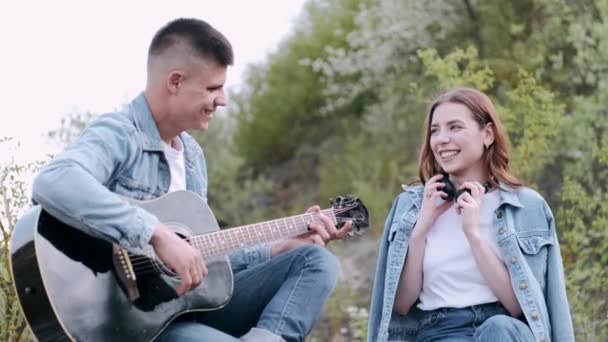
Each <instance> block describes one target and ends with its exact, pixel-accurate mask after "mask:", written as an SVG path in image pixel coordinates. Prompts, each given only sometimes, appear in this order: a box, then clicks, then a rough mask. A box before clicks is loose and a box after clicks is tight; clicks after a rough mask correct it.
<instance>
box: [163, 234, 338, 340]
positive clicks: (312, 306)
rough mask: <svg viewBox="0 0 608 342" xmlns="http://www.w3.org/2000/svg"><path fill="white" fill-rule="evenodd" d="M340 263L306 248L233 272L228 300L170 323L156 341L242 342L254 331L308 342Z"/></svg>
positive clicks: (312, 247) (315, 247) (325, 253)
mask: <svg viewBox="0 0 608 342" xmlns="http://www.w3.org/2000/svg"><path fill="white" fill-rule="evenodd" d="M339 272H340V265H339V262H338V260H337V258H336V257H335V256H334V255H333V254H332V253H330V252H329V251H328V250H327V249H325V248H324V247H321V246H318V245H305V246H302V247H300V248H297V249H293V250H291V251H288V252H285V253H282V254H279V255H277V256H274V257H272V258H271V259H270V260H268V261H266V262H264V263H262V264H259V265H256V266H254V267H251V268H248V269H246V270H243V271H240V272H238V273H236V274H235V279H234V294H233V297H232V298H231V300H230V302H229V303H228V304H227V305H226V306H225V307H223V308H221V309H219V310H215V311H210V312H205V313H197V314H196V315H195V316H193V315H191V316H188V319H179V320H177V321H176V322H173V323H171V324H170V325H169V326H168V327H167V328H166V329H165V331H164V332H163V333H162V334H161V335H160V336H159V338H158V339H157V341H163V342H164V341H187V342H189V341H213V342H224V341H238V339H237V338H236V337H240V336H242V335H244V334H246V333H247V332H248V331H249V330H250V329H251V328H254V327H255V328H259V329H264V330H266V331H270V332H272V333H274V334H276V335H278V336H281V337H282V338H283V339H285V340H286V341H304V338H305V337H306V336H307V335H308V334H309V333H310V331H311V330H312V328H313V325H314V324H315V322H316V321H317V319H318V318H319V315H320V314H321V311H322V310H323V306H324V304H325V302H326V301H327V299H328V298H329V296H330V295H331V293H332V291H333V290H334V288H335V287H336V284H337V281H338V276H339Z"/></svg>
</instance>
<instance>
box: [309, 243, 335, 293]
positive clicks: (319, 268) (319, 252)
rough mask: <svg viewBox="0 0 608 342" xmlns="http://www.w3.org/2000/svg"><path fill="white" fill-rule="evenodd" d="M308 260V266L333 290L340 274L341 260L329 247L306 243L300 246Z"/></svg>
mask: <svg viewBox="0 0 608 342" xmlns="http://www.w3.org/2000/svg"><path fill="white" fill-rule="evenodd" d="M300 252H302V253H303V256H304V258H305V259H306V262H307V264H308V265H307V268H308V269H309V271H310V272H311V274H312V275H313V276H314V277H315V280H316V281H318V282H319V285H325V286H324V287H326V289H327V290H329V291H333V289H334V288H335V287H336V285H337V283H338V277H339V276H340V261H339V260H338V258H337V257H336V256H335V255H334V254H333V253H331V252H330V251H329V250H328V249H327V248H325V247H322V246H319V245H312V244H311V245H305V246H303V247H301V248H300Z"/></svg>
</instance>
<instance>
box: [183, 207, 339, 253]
mask: <svg viewBox="0 0 608 342" xmlns="http://www.w3.org/2000/svg"><path fill="white" fill-rule="evenodd" d="M321 213H323V214H324V215H325V216H327V217H329V218H330V219H331V220H332V221H333V222H334V224H335V223H336V216H335V215H334V211H333V209H325V210H321ZM316 222H321V219H320V218H319V214H318V213H306V214H302V215H295V216H290V217H286V218H281V219H276V220H271V221H266V222H261V223H256V224H250V225H246V226H241V227H235V228H229V229H224V230H220V231H217V232H213V233H208V234H203V235H196V236H192V237H190V239H189V240H190V243H191V244H192V245H193V246H194V247H197V248H198V249H199V250H200V251H201V254H202V255H203V257H209V256H217V255H225V254H228V253H230V252H232V251H234V250H237V249H241V248H245V247H250V246H254V245H257V244H260V243H262V242H269V241H275V240H280V239H284V238H288V237H293V236H297V235H300V234H303V233H306V232H308V231H309V230H308V225H309V224H310V223H316Z"/></svg>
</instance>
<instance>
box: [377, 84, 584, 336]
mask: <svg viewBox="0 0 608 342" xmlns="http://www.w3.org/2000/svg"><path fill="white" fill-rule="evenodd" d="M419 178H420V182H421V183H422V184H423V185H412V186H406V187H404V190H405V191H404V192H403V193H401V194H400V195H399V196H398V197H397V198H396V199H395V202H394V204H393V207H392V209H391V211H390V213H389V216H388V218H387V220H386V224H385V230H384V235H383V238H382V242H381V249H380V253H379V258H378V265H377V268H376V276H375V282H374V289H373V295H372V302H371V309H370V322H369V331H368V333H369V337H368V341H373V342H376V341H394V340H397V341H403V340H405V341H534V340H536V341H559V342H562V341H573V340H574V336H573V330H572V320H571V317H570V311H569V307H568V300H567V297H566V291H565V284H564V275H563V266H562V260H561V256H560V251H559V245H558V241H557V236H556V232H555V223H554V219H553V215H552V213H551V210H550V208H549V206H548V205H547V203H546V202H545V200H544V199H543V198H542V197H541V196H540V195H539V194H538V193H537V192H535V191H534V190H531V189H529V188H525V187H523V186H522V184H521V182H520V181H519V180H518V179H517V178H516V177H514V176H513V174H512V173H511V171H510V170H509V156H508V152H507V138H506V135H505V133H504V132H503V129H502V125H501V123H500V120H499V119H498V116H497V114H496V109H495V107H494V105H493V104H492V101H491V100H490V99H489V98H488V97H487V96H486V95H485V94H483V93H481V92H479V91H477V90H475V89H470V88H455V89H452V90H449V91H448V92H446V93H444V94H442V95H441V96H439V97H438V98H437V99H436V100H435V101H434V102H433V104H432V105H431V107H430V110H429V113H428V115H427V118H426V123H425V134H424V141H423V144H422V147H421V150H420V157H419Z"/></svg>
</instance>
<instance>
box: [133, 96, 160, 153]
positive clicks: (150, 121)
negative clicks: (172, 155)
mask: <svg viewBox="0 0 608 342" xmlns="http://www.w3.org/2000/svg"><path fill="white" fill-rule="evenodd" d="M129 107H130V109H131V112H132V114H133V118H134V119H135V126H136V127H137V130H138V131H139V132H140V133H141V137H142V143H143V148H144V150H148V151H163V141H162V140H161V138H160V133H159V132H158V127H156V122H155V121H154V117H153V116H152V112H151V111H150V107H149V106H148V101H147V100H146V97H145V96H144V93H143V92H141V93H140V94H139V95H138V96H137V97H136V98H135V99H133V101H131V103H130V106H129Z"/></svg>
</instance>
